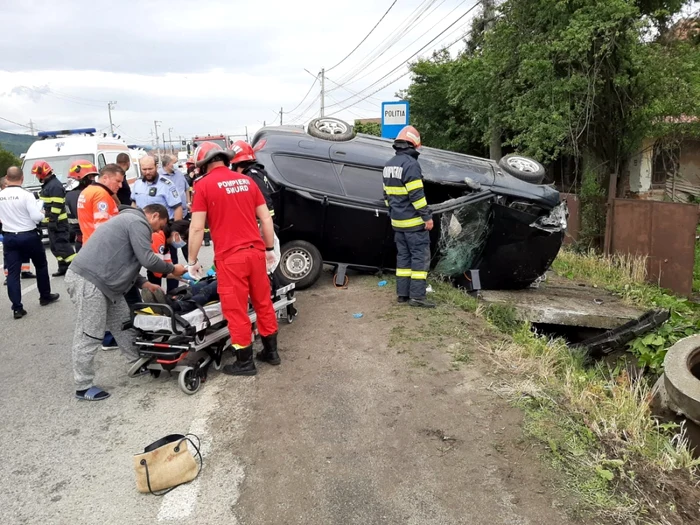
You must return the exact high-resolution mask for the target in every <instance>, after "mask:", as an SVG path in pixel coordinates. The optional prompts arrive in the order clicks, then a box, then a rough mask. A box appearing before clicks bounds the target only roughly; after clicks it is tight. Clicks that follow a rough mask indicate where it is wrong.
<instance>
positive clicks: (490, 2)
mask: <svg viewBox="0 0 700 525" xmlns="http://www.w3.org/2000/svg"><path fill="white" fill-rule="evenodd" d="M482 5H483V6H484V20H485V22H486V24H485V25H484V32H487V31H490V30H491V28H492V27H493V22H494V18H495V15H496V9H495V6H494V0H482ZM489 128H490V130H489V131H490V133H491V137H490V141H489V157H490V158H491V160H495V161H499V160H501V157H502V156H503V153H502V151H501V130H500V128H499V127H498V126H497V125H496V124H495V123H494V119H493V117H489Z"/></svg>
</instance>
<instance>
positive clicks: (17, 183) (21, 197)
mask: <svg viewBox="0 0 700 525" xmlns="http://www.w3.org/2000/svg"><path fill="white" fill-rule="evenodd" d="M5 181H6V182H7V187H6V188H5V189H4V190H2V191H0V222H1V223H2V236H3V241H2V244H3V250H4V252H5V253H4V255H5V264H6V265H7V295H8V296H9V297H10V301H11V302H12V311H13V312H14V318H15V319H21V318H22V317H24V316H25V315H27V312H26V310H25V309H24V306H23V305H22V286H21V284H20V271H21V269H22V260H27V259H31V260H32V262H33V263H34V268H35V269H36V281H37V287H38V288H39V304H40V305H41V306H47V305H49V304H51V303H53V302H55V301H57V300H58V297H59V296H58V294H57V293H53V294H52V293H51V282H50V279H49V269H48V263H47V262H46V253H45V252H44V245H43V244H42V242H41V232H40V230H39V229H38V228H37V224H38V223H40V222H41V221H42V220H43V218H44V212H43V203H42V202H41V201H39V200H37V199H36V198H34V195H32V194H31V193H29V192H28V191H27V190H25V189H23V188H22V183H23V182H24V175H23V174H22V170H21V169H19V168H17V167H15V166H12V167H10V168H8V170H7V176H6V177H5Z"/></svg>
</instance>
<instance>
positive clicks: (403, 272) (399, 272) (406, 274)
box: [396, 268, 411, 277]
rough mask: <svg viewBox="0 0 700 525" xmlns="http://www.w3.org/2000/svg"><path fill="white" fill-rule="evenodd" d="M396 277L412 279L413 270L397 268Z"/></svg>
mask: <svg viewBox="0 0 700 525" xmlns="http://www.w3.org/2000/svg"><path fill="white" fill-rule="evenodd" d="M396 277H411V269H410V268H397V269H396Z"/></svg>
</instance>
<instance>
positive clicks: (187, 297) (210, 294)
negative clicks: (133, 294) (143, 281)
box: [143, 275, 277, 314]
mask: <svg viewBox="0 0 700 525" xmlns="http://www.w3.org/2000/svg"><path fill="white" fill-rule="evenodd" d="M270 285H271V291H272V298H273V299H274V296H275V290H276V289H277V286H275V285H276V278H275V277H273V276H272V275H271V276H270ZM143 300H144V302H147V303H161V304H167V305H168V306H170V308H172V309H173V312H175V313H177V314H184V313H187V312H191V311H193V310H196V309H198V308H202V307H204V306H206V305H207V304H210V303H213V302H217V301H219V294H218V293H217V280H216V277H213V276H210V277H207V278H206V279H202V280H201V281H199V282H196V283H194V284H192V285H186V286H180V287H179V288H175V289H174V290H171V291H169V292H167V293H166V292H162V291H161V292H160V293H155V294H153V293H150V292H148V291H145V293H144V294H143Z"/></svg>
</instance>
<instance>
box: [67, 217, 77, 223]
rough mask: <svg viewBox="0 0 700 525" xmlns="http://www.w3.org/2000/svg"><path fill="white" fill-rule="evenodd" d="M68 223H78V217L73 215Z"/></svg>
mask: <svg viewBox="0 0 700 525" xmlns="http://www.w3.org/2000/svg"><path fill="white" fill-rule="evenodd" d="M68 224H78V219H73V218H72V217H68Z"/></svg>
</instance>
